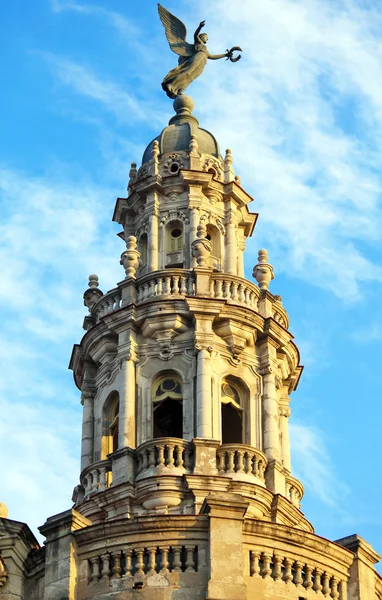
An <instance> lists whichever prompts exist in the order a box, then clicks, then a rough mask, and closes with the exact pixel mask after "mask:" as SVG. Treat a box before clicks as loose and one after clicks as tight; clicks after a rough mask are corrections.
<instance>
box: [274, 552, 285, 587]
mask: <svg viewBox="0 0 382 600" xmlns="http://www.w3.org/2000/svg"><path fill="white" fill-rule="evenodd" d="M281 563H282V558H281V556H280V554H275V555H274V557H273V564H274V567H275V568H274V573H273V576H274V579H275V581H278V580H279V579H282V576H283V574H282V570H281Z"/></svg>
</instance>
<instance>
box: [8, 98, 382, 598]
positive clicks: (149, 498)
mask: <svg viewBox="0 0 382 600" xmlns="http://www.w3.org/2000/svg"><path fill="white" fill-rule="evenodd" d="M174 108H175V112H176V114H175V116H174V117H172V119H171V120H170V123H169V125H168V127H166V128H165V129H164V130H163V131H162V133H161V134H160V135H159V136H158V137H157V138H156V139H155V140H153V142H151V144H149V146H148V148H147V149H146V151H145V153H144V156H143V162H142V166H141V167H140V168H139V169H138V170H137V167H136V165H135V164H133V165H132V167H131V170H130V179H129V184H128V197H127V198H119V199H118V200H117V204H116V208H115V212H114V217H113V218H114V220H115V221H116V222H118V223H119V224H120V225H121V226H122V228H123V231H122V232H121V234H120V237H121V238H122V239H123V240H124V241H125V243H126V250H125V251H124V252H123V253H122V255H121V261H120V262H121V266H122V267H123V269H124V272H125V278H124V279H123V280H122V281H121V282H120V283H118V284H117V286H116V287H115V288H114V289H112V290H110V291H109V292H107V293H105V294H103V293H102V292H101V291H100V290H99V285H98V278H97V276H96V275H91V276H90V278H89V288H88V289H87V290H86V292H85V294H84V303H85V305H86V307H87V308H88V311H89V314H88V316H86V317H85V320H84V329H85V331H86V333H85V335H84V337H83V339H82V340H81V343H80V344H79V345H76V346H74V349H73V353H72V357H71V361H70V368H71V369H72V370H73V373H74V379H75V382H76V385H77V386H78V388H79V389H80V390H81V394H82V396H81V398H82V404H83V426H82V452H81V473H80V482H79V485H78V486H77V487H76V488H75V490H74V493H73V502H74V506H73V508H72V509H70V510H68V511H66V512H64V513H61V514H59V515H55V516H53V517H51V518H49V519H48V520H47V521H46V523H45V524H44V525H43V526H42V527H41V528H40V531H41V533H42V534H43V535H44V536H45V537H46V543H45V547H44V548H39V546H38V544H37V542H36V540H35V539H34V537H33V535H32V534H31V532H30V531H29V529H28V528H27V526H26V525H24V524H22V523H16V522H14V521H11V520H9V519H7V518H5V517H3V518H0V598H1V599H3V598H4V599H7V600H8V599H9V600H10V599H11V598H12V599H13V598H14V599H16V598H19V599H24V600H90V599H92V600H106V599H119V600H122V599H126V600H127V599H130V598H138V597H139V598H141V599H142V600H160V599H163V600H165V599H167V598H168V599H170V598H172V599H174V600H175V599H177V598H179V599H182V600H183V599H184V600H187V599H188V598H189V599H191V598H192V599H194V598H195V599H200V600H203V599H205V598H208V599H210V600H245V599H247V598H248V599H249V598H258V599H259V600H261V599H263V598H264V599H266V598H267V599H271V598H274V599H277V598H280V599H281V598H284V599H285V598H288V599H289V598H290V599H291V600H301V599H302V598H304V599H307V600H309V599H310V598H320V597H326V598H332V599H333V600H335V599H337V598H338V599H339V600H371V599H373V598H376V599H379V600H382V584H381V579H380V577H379V576H378V574H377V573H376V571H375V570H374V567H373V565H374V563H375V562H377V561H378V560H379V557H378V555H377V554H376V553H375V552H374V550H373V549H372V548H371V547H370V546H369V545H368V544H367V543H366V542H365V541H364V540H362V539H361V538H359V537H358V536H350V537H348V538H344V539H342V540H338V541H337V542H331V541H329V540H325V539H323V538H321V537H319V536H317V535H315V534H314V530H313V527H312V525H311V524H310V523H309V521H308V520H307V519H306V518H305V517H304V515H303V513H302V512H301V510H300V502H301V499H302V496H303V486H302V484H301V482H299V481H298V480H297V479H296V478H295V477H293V475H292V473H291V466H290V448H289V431H288V419H289V416H290V407H289V405H290V398H289V397H290V394H291V393H292V392H293V390H294V389H295V388H296V386H297V384H298V381H299V377H300V375H301V371H302V367H301V366H300V363H299V352H298V348H297V346H296V345H295V343H294V341H293V336H292V334H291V333H290V332H289V330H288V327H289V320H288V315H287V313H286V311H285V309H284V307H283V305H282V301H281V298H280V296H275V295H273V294H271V293H270V292H269V290H268V286H269V283H270V281H271V280H272V279H273V277H274V273H273V268H272V266H271V265H270V264H269V262H268V255H267V252H266V251H265V250H260V251H259V259H258V264H257V265H256V266H255V267H254V271H253V276H254V278H255V280H256V283H253V282H250V281H248V280H247V279H245V278H244V266H243V252H244V248H245V242H246V239H247V238H248V237H249V236H250V235H251V234H252V232H253V229H254V226H255V223H256V218H257V215H256V214H254V213H251V212H249V210H248V204H249V202H250V201H251V200H252V198H251V197H250V196H249V195H248V194H247V192H246V191H245V190H244V189H243V188H242V187H241V184H240V180H239V178H238V177H235V174H234V171H233V167H232V156H231V152H230V151H229V150H227V151H226V153H225V158H224V159H223V158H222V157H221V155H220V151H219V146H218V143H217V141H216V139H215V138H214V136H213V135H212V134H211V133H209V132H208V131H206V130H204V129H202V128H200V127H199V123H198V121H197V119H196V118H195V117H194V116H193V114H192V109H193V103H192V100H191V99H190V98H188V97H186V96H182V97H179V98H177V100H176V101H175V102H174Z"/></svg>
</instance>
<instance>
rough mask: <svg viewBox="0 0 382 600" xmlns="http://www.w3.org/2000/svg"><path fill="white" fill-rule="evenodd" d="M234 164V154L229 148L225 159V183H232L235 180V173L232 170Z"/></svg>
mask: <svg viewBox="0 0 382 600" xmlns="http://www.w3.org/2000/svg"><path fill="white" fill-rule="evenodd" d="M232 163H233V159H232V152H231V150H230V149H229V148H227V150H226V151H225V157H224V182H225V183H229V182H230V181H233V180H234V178H235V171H234V170H233V168H232Z"/></svg>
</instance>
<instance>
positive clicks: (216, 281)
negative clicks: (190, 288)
mask: <svg viewBox="0 0 382 600" xmlns="http://www.w3.org/2000/svg"><path fill="white" fill-rule="evenodd" d="M210 295H211V297H212V298H217V299H222V300H227V301H228V302H235V303H238V304H245V305H246V306H248V307H249V308H252V309H253V310H257V301H258V298H259V295H260V290H259V288H258V287H257V285H255V284H254V283H252V282H250V281H247V280H246V279H243V278H242V277H237V276H234V275H228V274H227V273H212V275H211V279H210Z"/></svg>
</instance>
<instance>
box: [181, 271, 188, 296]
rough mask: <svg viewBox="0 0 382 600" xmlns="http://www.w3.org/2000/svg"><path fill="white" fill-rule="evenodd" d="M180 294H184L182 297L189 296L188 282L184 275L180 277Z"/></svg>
mask: <svg viewBox="0 0 382 600" xmlns="http://www.w3.org/2000/svg"><path fill="white" fill-rule="evenodd" d="M180 293H181V294H182V296H185V295H186V294H187V280H186V278H185V277H184V275H181V276H180Z"/></svg>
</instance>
